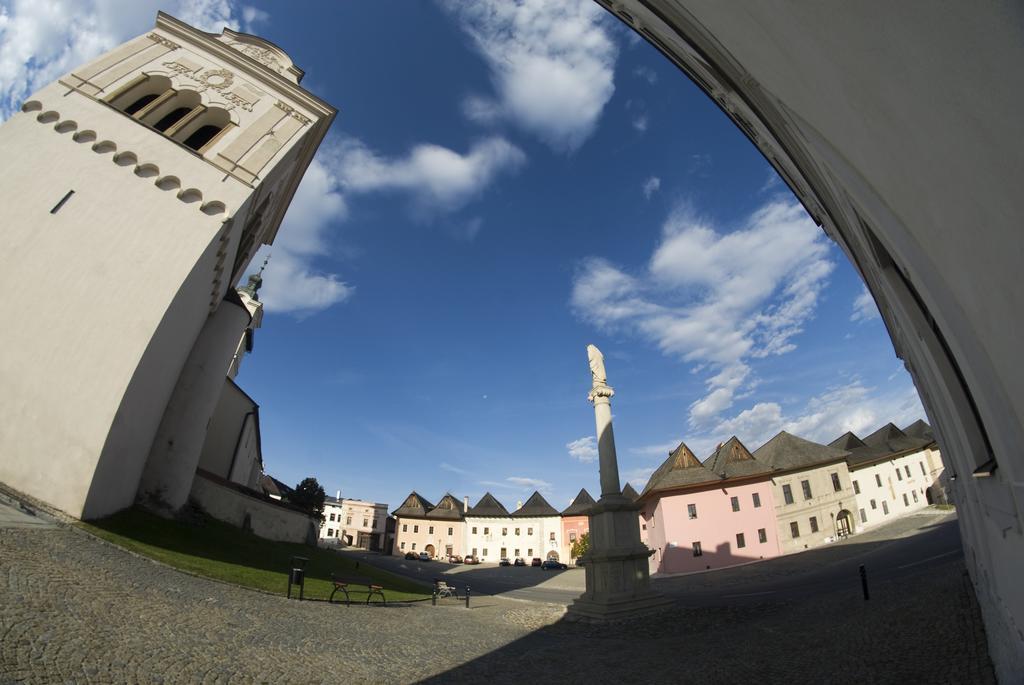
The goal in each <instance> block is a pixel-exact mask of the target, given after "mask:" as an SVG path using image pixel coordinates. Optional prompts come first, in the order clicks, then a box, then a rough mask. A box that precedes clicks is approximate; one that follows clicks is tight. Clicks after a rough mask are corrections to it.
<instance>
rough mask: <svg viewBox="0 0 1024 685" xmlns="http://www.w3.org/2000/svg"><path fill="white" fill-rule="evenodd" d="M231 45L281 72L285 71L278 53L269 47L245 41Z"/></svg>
mask: <svg viewBox="0 0 1024 685" xmlns="http://www.w3.org/2000/svg"><path fill="white" fill-rule="evenodd" d="M231 47H233V48H235V49H236V50H238V51H239V52H241V53H242V54H243V55H246V56H248V57H252V58H253V59H254V60H256V61H257V62H259V63H260V64H262V65H263V66H265V67H267V68H269V69H273V70H274V71H276V72H277V73H279V74H280V73H282V72H283V71H284V66H282V64H281V62H280V60H278V59H277V55H275V54H274V53H273V52H271V51H270V50H268V49H267V48H261V47H257V46H255V45H246V44H245V43H234V44H232V46H231Z"/></svg>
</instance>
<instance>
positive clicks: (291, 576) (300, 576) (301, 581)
mask: <svg viewBox="0 0 1024 685" xmlns="http://www.w3.org/2000/svg"><path fill="white" fill-rule="evenodd" d="M307 563H309V559H307V558H306V557H292V558H291V562H290V566H291V568H290V569H289V571H288V599H291V598H292V585H298V586H299V599H300V600H301V599H302V595H303V592H304V591H305V589H306V564H307Z"/></svg>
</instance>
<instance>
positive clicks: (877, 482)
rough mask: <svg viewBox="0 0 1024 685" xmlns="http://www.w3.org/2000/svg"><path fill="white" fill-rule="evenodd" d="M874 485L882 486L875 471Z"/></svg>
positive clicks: (880, 478) (880, 479) (879, 477)
mask: <svg viewBox="0 0 1024 685" xmlns="http://www.w3.org/2000/svg"><path fill="white" fill-rule="evenodd" d="M875 485H877V486H878V487H882V477H881V476H880V475H878V474H877V473H876V474H875Z"/></svg>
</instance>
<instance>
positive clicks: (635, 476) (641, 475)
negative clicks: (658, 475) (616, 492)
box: [622, 455, 668, 492]
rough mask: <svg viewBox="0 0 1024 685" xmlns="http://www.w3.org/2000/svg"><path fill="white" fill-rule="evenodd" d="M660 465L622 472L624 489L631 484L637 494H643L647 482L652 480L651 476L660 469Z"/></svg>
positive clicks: (639, 467)
mask: <svg viewBox="0 0 1024 685" xmlns="http://www.w3.org/2000/svg"><path fill="white" fill-rule="evenodd" d="M667 456H668V455H666V457H667ZM659 465H660V464H653V465H650V466H638V467H636V468H633V469H626V470H625V471H623V472H622V487H626V483H629V484H630V485H632V486H633V488H634V489H635V490H636V491H637V492H642V491H643V489H644V486H646V485H647V481H649V480H650V479H651V474H652V473H654V469H656V468H658V466H659Z"/></svg>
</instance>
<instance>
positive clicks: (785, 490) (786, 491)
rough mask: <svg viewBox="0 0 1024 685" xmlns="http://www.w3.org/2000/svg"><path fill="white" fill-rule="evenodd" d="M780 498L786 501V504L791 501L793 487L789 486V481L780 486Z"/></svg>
mask: <svg viewBox="0 0 1024 685" xmlns="http://www.w3.org/2000/svg"><path fill="white" fill-rule="evenodd" d="M782 499H784V500H785V501H786V504H792V503H793V488H791V487H789V483H786V484H785V485H783V486H782Z"/></svg>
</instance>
